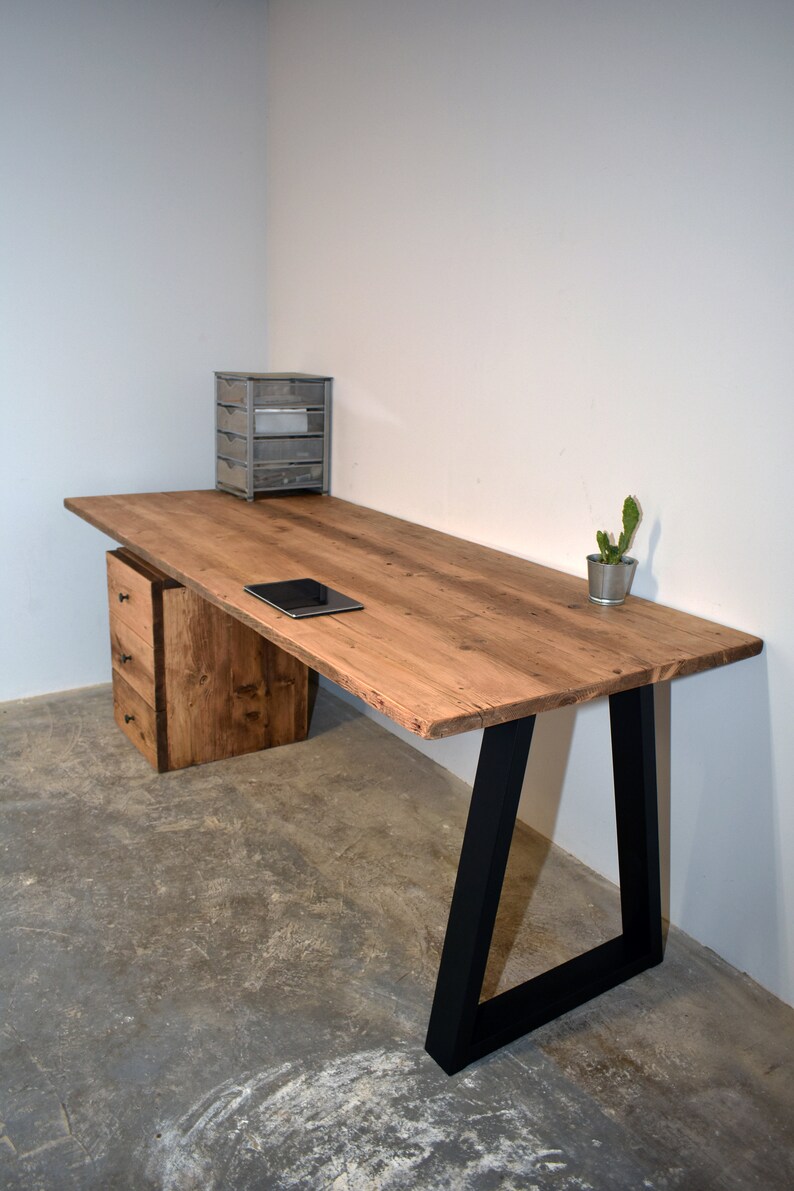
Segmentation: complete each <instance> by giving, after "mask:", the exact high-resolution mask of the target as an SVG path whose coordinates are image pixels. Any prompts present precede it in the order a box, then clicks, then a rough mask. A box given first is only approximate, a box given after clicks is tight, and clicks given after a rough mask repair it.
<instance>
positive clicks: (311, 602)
mask: <svg viewBox="0 0 794 1191" xmlns="http://www.w3.org/2000/svg"><path fill="white" fill-rule="evenodd" d="M245 590H246V591H247V592H250V594H251V595H253V596H256V597H257V599H259V600H264V601H265V603H266V604H270V605H271V606H272V607H273V608H277V609H278V610H279V612H286V614H287V616H294V617H296V618H299V617H302V616H323V615H325V614H327V613H333V612H354V611H356V610H357V609H358V608H363V607H364V605H363V604H360V603H359V602H358V600H354V599H351V597H350V596H346V595H343V594H342V592H341V591H334V589H333V588H332V587H326V585H325V584H324V583H318V582H317V580H316V579H287V580H285V581H284V582H281V583H249V584H246V587H245Z"/></svg>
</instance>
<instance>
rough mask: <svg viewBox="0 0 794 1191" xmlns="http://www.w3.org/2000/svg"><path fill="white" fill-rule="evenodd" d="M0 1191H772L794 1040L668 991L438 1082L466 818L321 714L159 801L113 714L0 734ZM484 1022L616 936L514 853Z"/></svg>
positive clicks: (749, 1011) (10, 715) (459, 807)
mask: <svg viewBox="0 0 794 1191" xmlns="http://www.w3.org/2000/svg"><path fill="white" fill-rule="evenodd" d="M0 749H2V768H1V769H0V825H1V826H2V834H1V835H0V1186H2V1187H4V1188H9V1189H12V1188H13V1189H17V1188H18V1189H19V1191H32V1189H34V1188H47V1189H49V1188H55V1189H57V1191H69V1189H71V1188H75V1189H87V1188H130V1189H136V1191H137V1189H140V1188H144V1189H145V1188H162V1189H163V1191H187V1189H192V1188H201V1189H207V1191H211V1189H215V1188H217V1189H218V1191H221V1189H223V1191H231V1189H234V1188H241V1189H244V1188H257V1189H259V1188H265V1189H269V1188H274V1189H281V1188H284V1189H287V1188H290V1189H291V1188H306V1189H314V1188H318V1189H324V1188H334V1189H335V1191H370V1189H378V1191H380V1189H383V1191H387V1189H388V1191H398V1189H403V1188H406V1189H407V1188H425V1187H427V1188H434V1189H435V1188H454V1189H456V1191H457V1189H461V1191H466V1189H471V1191H479V1189H488V1188H500V1189H504V1191H506V1189H509V1188H521V1189H522V1191H525V1189H527V1191H529V1189H532V1188H538V1189H539V1191H544V1189H545V1188H552V1187H553V1188H555V1189H562V1191H568V1189H569V1188H579V1189H586V1188H594V1189H601V1188H605V1189H606V1188H609V1189H612V1188H646V1187H647V1188H655V1189H658V1191H667V1189H672V1188H682V1189H684V1188H693V1189H697V1191H708V1189H711V1188H714V1189H715V1191H716V1189H718V1188H719V1189H723V1188H724V1189H733V1188H744V1187H763V1188H778V1187H779V1188H784V1187H785V1188H789V1187H791V1186H793V1185H794V1124H792V1121H793V1120H794V1112H792V1108H793V1107H794V1078H792V1072H793V1071H794V1028H793V1027H794V1012H793V1011H792V1010H790V1009H788V1008H787V1007H785V1006H783V1005H781V1004H780V1002H778V1001H776V1000H775V999H774V998H772V997H771V996H769V995H768V994H766V993H764V992H763V990H761V989H759V988H758V987H757V986H756V985H754V984H753V983H752V982H751V981H749V980H748V979H747V978H746V977H744V976H741V975H740V974H739V973H737V972H735V971H734V970H733V969H731V968H730V967H728V966H727V965H726V964H724V963H722V962H721V961H720V960H718V959H717V958H716V957H715V956H713V955H712V954H711V953H709V952H708V951H706V950H705V949H704V948H701V947H698V946H697V945H696V944H694V943H693V942H692V941H691V940H690V939H688V938H687V937H686V936H684V935H682V934H681V933H680V932H677V931H674V930H673V931H671V932H670V937H669V939H668V945H667V953H666V958H665V962H664V964H663V965H662V966H661V967H659V968H655V969H653V970H651V971H649V972H646V973H643V974H642V975H641V976H638V977H636V978H635V979H634V980H632V981H630V982H629V983H628V984H626V985H623V986H621V987H620V988H618V989H615V990H613V991H611V992H609V993H607V994H605V995H604V996H602V997H601V998H599V999H598V1000H597V1001H594V1002H591V1003H590V1004H589V1005H586V1006H583V1007H582V1008H580V1009H578V1010H575V1011H573V1012H572V1013H570V1014H568V1015H567V1016H566V1017H564V1018H562V1019H561V1020H560V1021H557V1022H554V1023H552V1024H551V1025H549V1026H546V1027H544V1028H543V1029H541V1030H538V1031H536V1032H535V1033H534V1034H533V1035H531V1036H530V1037H528V1038H524V1039H522V1040H520V1041H519V1042H517V1043H515V1044H513V1045H512V1046H509V1047H507V1048H505V1049H504V1050H503V1051H501V1052H499V1053H498V1054H496V1055H494V1056H490V1057H489V1058H487V1059H484V1060H482V1061H481V1062H480V1063H477V1064H475V1065H474V1066H472V1067H470V1068H468V1069H467V1070H466V1071H464V1072H462V1073H461V1074H460V1075H457V1076H455V1077H453V1078H451V1079H450V1078H448V1077H447V1076H446V1075H444V1074H443V1072H441V1071H440V1069H439V1068H438V1067H437V1066H436V1065H435V1063H433V1061H432V1060H431V1059H430V1058H429V1057H428V1056H427V1055H426V1054H425V1052H424V1050H423V1040H424V1033H425V1029H426V1025H427V1017H428V1013H429V1006H430V1000H431V997H432V990H433V984H434V979H435V971H436V967H437V963H438V956H439V953H440V947H441V942H442V937H443V928H444V923H445V918H446V911H447V908H448V904H449V898H450V894H451V889H452V881H453V878H454V872H455V866H456V864H457V854H458V850H459V847H460V838H461V833H462V828H463V822H464V819H465V813H466V806H467V791H466V789H465V787H464V786H463V784H462V783H460V782H459V781H458V780H457V779H456V778H454V777H453V776H452V775H450V774H449V773H447V772H446V771H444V770H442V769H440V768H438V767H437V766H434V765H433V764H432V763H431V762H430V761H428V760H427V759H426V758H424V757H422V756H421V755H419V754H417V753H416V752H415V751H414V750H412V749H410V748H409V747H408V746H406V745H404V744H402V743H401V742H400V741H398V740H397V739H396V738H395V737H393V736H392V735H391V734H390V733H387V732H384V731H383V730H382V729H380V728H378V727H376V726H375V725H374V724H373V723H372V722H371V721H370V720H368V719H366V718H365V717H363V716H360V715H358V714H357V713H356V712H355V711H354V710H353V709H351V708H350V707H349V706H348V705H346V704H343V703H341V702H340V701H339V700H337V699H335V698H333V697H332V696H331V695H330V694H329V693H328V692H327V691H321V693H320V698H319V700H318V704H317V707H316V709H315V715H314V720H313V725H312V732H311V737H310V739H309V741H307V742H306V743H304V744H299V745H291V746H287V747H285V748H281V749H274V750H272V751H268V752H266V753H261V754H253V755H249V756H247V757H240V758H235V759H233V760H231V761H225V762H220V763H217V764H214V765H206V766H202V767H198V768H195V769H191V770H184V771H180V772H178V773H172V774H164V775H160V776H158V775H157V774H155V773H153V772H152V770H151V769H150V768H149V766H148V765H147V763H146V762H145V761H144V760H143V759H142V758H141V757H140V756H139V755H138V754H137V753H136V752H135V750H134V749H133V748H132V747H131V746H130V745H129V744H128V742H127V741H126V739H125V738H124V737H123V736H122V734H121V733H119V732H118V730H117V729H116V727H115V725H114V723H113V718H112V700H111V696H110V691H109V688H107V687H101V688H93V689H90V690H85V691H78V692H72V693H67V694H64V695H57V696H48V697H45V698H41V699H33V700H25V701H21V702H17V703H12V704H5V705H3V706H2V707H0ZM508 881H509V886H508V889H507V891H506V896H505V899H504V906H503V912H502V913H501V914H500V922H499V927H498V935H497V939H496V940H495V947H494V953H493V956H492V963H491V966H490V969H489V976H488V990H489V992H492V991H493V990H494V989H496V988H499V987H505V986H507V985H509V984H510V983H511V982H514V981H516V980H520V979H523V978H525V977H526V976H527V975H528V974H531V972H533V971H536V970H538V969H539V968H542V967H545V966H550V965H551V964H553V963H556V962H559V960H561V959H563V958H566V956H567V955H570V954H573V953H574V952H576V951H577V950H581V949H584V948H586V947H588V946H592V945H594V944H595V943H598V942H600V941H601V940H602V939H604V938H607V937H609V936H610V935H611V934H613V933H615V932H616V930H617V929H618V925H617V924H618V920H619V910H618V902H617V895H616V891H615V890H614V888H613V887H612V886H610V885H609V884H608V883H607V882H605V881H603V880H601V879H600V878H598V877H597V876H595V875H594V874H592V873H591V872H589V870H587V869H586V868H584V867H583V866H581V865H579V864H577V863H576V862H575V861H573V860H572V859H571V858H570V857H567V856H566V855H565V854H564V853H561V852H560V851H559V850H557V849H555V848H552V849H550V850H549V848H548V845H547V844H545V843H544V841H541V840H539V839H538V837H536V836H534V835H533V833H532V832H531V831H529V830H528V829H526V828H523V827H519V830H518V831H517V833H516V839H515V842H514V850H513V854H512V857H511V865H510V870H509V874H508Z"/></svg>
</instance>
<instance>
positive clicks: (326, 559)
mask: <svg viewBox="0 0 794 1191" xmlns="http://www.w3.org/2000/svg"><path fill="white" fill-rule="evenodd" d="M64 503H65V505H66V507H67V508H68V509H70V510H71V511H72V512H73V513H76V514H77V515H78V516H79V517H82V518H83V519H84V520H86V521H88V522H89V523H90V524H92V525H94V526H96V528H97V529H100V530H102V531H103V532H104V533H106V534H108V535H109V536H110V537H112V538H114V539H115V540H116V541H118V542H121V543H123V544H124V545H126V546H129V547H130V549H132V550H134V551H135V552H136V553H137V554H139V555H140V556H141V557H143V558H144V559H146V560H148V561H149V562H151V563H152V564H154V565H155V566H157V567H159V568H160V569H162V570H163V571H165V572H166V573H167V574H169V575H172V576H173V577H174V578H176V579H178V580H179V581H180V582H181V583H183V584H185V586H187V587H189V588H191V589H193V590H194V591H195V592H197V593H198V594H199V595H201V596H203V597H204V598H205V599H208V600H210V601H211V602H212V603H213V604H216V605H217V606H218V607H220V608H223V609H224V610H225V611H227V612H229V613H231V614H232V615H233V616H235V617H237V618H238V619H239V620H241V621H243V622H244V623H245V624H248V625H250V626H251V627H252V628H254V629H256V630H257V632H259V633H261V634H262V636H264V637H266V638H267V639H268V640H270V641H272V642H274V643H275V644H276V645H278V646H280V647H281V648H282V649H284V650H286V651H287V652H288V653H290V654H292V655H293V656H295V657H296V658H298V659H299V660H300V661H302V662H304V663H305V664H306V665H308V666H311V667H313V668H314V669H316V670H318V671H319V672H320V673H321V674H323V675H325V676H326V677H327V678H330V679H332V680H333V681H334V682H337V683H339V685H340V686H342V687H344V688H345V689H346V690H348V691H351V692H352V693H353V694H355V695H358V696H359V697H360V698H362V699H363V700H364V701H365V702H366V703H368V704H369V705H370V706H371V707H374V708H377V709H378V710H379V711H382V712H383V713H384V714H385V715H387V716H389V717H390V718H391V719H393V720H395V721H396V722H397V723H399V724H402V725H403V726H404V727H406V728H408V729H409V730H410V731H412V732H414V733H416V734H417V735H419V736H424V737H427V738H435V737H440V736H449V735H452V734H454V733H457V732H464V731H467V730H469V729H473V728H478V727H483V726H488V725H490V724H496V723H501V722H503V721H505V720H511V719H516V718H518V717H519V716H523V715H528V714H530V713H533V712H540V711H547V710H550V709H551V708H555V707H562V706H566V705H569V704H574V703H583V702H586V701H588V700H590V699H595V698H597V697H598V696H601V695H607V694H611V693H613V692H615V691H621V690H627V689H629V688H631V687H636V686H643V685H645V684H647V683H652V682H658V681H661V680H666V679H670V678H674V677H676V676H677V675H682V674H694V673H697V672H698V671H701V670H708V669H711V668H712V667H715V666H722V665H725V664H727V663H729V662H735V661H738V660H739V659H741V658H748V657H751V656H753V655H754V654H757V653H759V652H760V650H761V648H762V642H761V641H760V640H759V638H757V637H753V636H750V635H749V634H747V633H741V632H737V631H735V630H733V629H729V628H725V627H724V626H722V625H718V624H714V623H712V622H711V621H707V620H702V619H701V618H699V617H695V616H690V615H688V614H687V613H684V612H677V611H675V610H673V609H671V608H665V607H663V606H661V605H659V604H654V603H651V602H649V601H647V600H642V599H640V598H638V597H636V596H630V597H629V598H628V600H627V602H626V603H625V604H624V605H621V606H620V607H616V608H606V607H598V606H597V605H595V604H591V603H589V601H588V599H587V584H586V580H585V579H584V578H580V577H578V576H572V575H566V574H564V573H562V572H560V571H555V570H551V569H550V568H548V567H543V566H539V565H538V564H536V563H531V562H527V561H525V560H524V559H521V558H516V557H515V556H513V555H510V554H505V553H502V552H501V551H497V550H491V549H488V548H487V547H484V546H478V545H475V544H474V543H471V542H466V541H463V540H462V539H459V538H454V537H451V536H449V535H447V534H442V533H438V532H437V531H435V530H431V529H426V528H424V527H422V526H419V525H414V524H412V523H411V522H408V521H402V520H399V519H398V518H395V517H389V516H387V515H385V514H383V513H378V512H375V511H373V510H371V509H365V508H363V507H361V506H359V505H354V504H350V503H348V502H347V501H342V500H339V499H337V498H336V497H331V496H319V495H303V496H285V497H275V498H269V499H266V500H259V501H255V502H253V503H250V504H249V503H246V502H244V501H240V500H238V499H237V498H235V497H233V496H230V495H228V494H226V493H223V492H217V491H200V492H160V493H148V494H142V495H120V496H92V497H79V498H70V499H67V500H66V501H65V502H64ZM583 566H584V562H583ZM304 577H311V578H313V579H317V580H319V581H320V582H321V583H325V584H327V585H328V586H330V587H335V588H337V589H338V590H340V591H343V592H344V593H345V594H347V595H350V596H354V597H356V598H357V599H360V600H361V602H362V603H363V604H364V610H363V611H360V612H348V613H344V614H341V615H337V616H320V617H317V618H312V619H307V620H293V619H291V618H290V617H288V616H285V615H283V614H282V613H280V612H277V611H276V610H275V609H273V608H270V607H269V606H268V605H266V604H264V603H262V602H261V601H259V600H257V599H256V598H255V597H253V596H251V595H248V594H247V593H246V592H245V591H244V590H243V588H244V586H245V585H246V584H247V583H261V582H268V581H276V580H283V579H300V578H304Z"/></svg>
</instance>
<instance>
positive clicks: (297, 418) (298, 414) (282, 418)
mask: <svg viewBox="0 0 794 1191" xmlns="http://www.w3.org/2000/svg"><path fill="white" fill-rule="evenodd" d="M324 425H325V415H324V414H323V413H322V411H316V412H312V411H311V410H305V409H255V410H254V432H255V433H256V434H322V432H323V427H324Z"/></svg>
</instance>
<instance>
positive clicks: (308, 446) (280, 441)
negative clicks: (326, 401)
mask: <svg viewBox="0 0 794 1191" xmlns="http://www.w3.org/2000/svg"><path fill="white" fill-rule="evenodd" d="M245 444H246V439H245V437H244V436H242V435H237V434H224V433H222V432H219V433H218V434H217V435H216V439H215V449H216V450H217V452H218V454H219V455H225V457H226V458H227V459H239V460H241V461H242V462H243V463H245V458H246V455H245ZM322 458H323V439H322V436H320V437H318V438H287V437H279V438H255V439H254V462H255V463H267V462H269V461H273V462H276V461H280V462H287V463H288V462H293V463H302V462H309V463H314V462H317V463H321V462H322Z"/></svg>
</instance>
